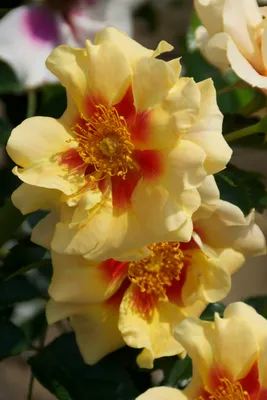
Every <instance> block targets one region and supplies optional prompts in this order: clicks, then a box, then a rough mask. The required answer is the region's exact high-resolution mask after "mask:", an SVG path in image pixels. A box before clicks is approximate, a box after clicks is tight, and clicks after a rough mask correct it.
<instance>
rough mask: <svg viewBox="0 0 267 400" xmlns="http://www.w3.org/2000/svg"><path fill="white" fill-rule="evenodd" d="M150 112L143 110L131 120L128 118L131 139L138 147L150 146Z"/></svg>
mask: <svg viewBox="0 0 267 400" xmlns="http://www.w3.org/2000/svg"><path fill="white" fill-rule="evenodd" d="M149 125H150V113H149V112H142V113H138V114H136V116H135V117H134V118H133V119H132V120H131V119H129V120H128V126H129V131H130V133H131V140H132V142H133V144H134V145H135V146H137V147H142V146H148V145H149V142H150V140H151V132H150V126H149Z"/></svg>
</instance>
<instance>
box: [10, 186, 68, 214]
mask: <svg viewBox="0 0 267 400" xmlns="http://www.w3.org/2000/svg"><path fill="white" fill-rule="evenodd" d="M60 199H61V193H60V191H58V190H54V189H46V188H41V187H38V186H32V185H28V184H27V183H23V184H22V185H20V186H19V187H18V188H17V189H16V190H15V191H14V192H13V193H12V196H11V200H12V203H13V204H14V206H15V207H17V208H18V209H19V210H20V212H21V213H22V214H23V215H25V214H29V213H32V212H34V211H37V210H51V209H57V208H59V207H60Z"/></svg>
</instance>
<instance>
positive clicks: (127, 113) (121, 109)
mask: <svg viewBox="0 0 267 400" xmlns="http://www.w3.org/2000/svg"><path fill="white" fill-rule="evenodd" d="M114 107H115V108H116V110H117V111H118V114H119V115H120V116H122V117H124V118H125V120H126V122H127V125H129V123H130V121H133V120H134V118H135V114H136V110H135V106H134V98H133V90H132V87H131V86H129V88H128V90H127V91H126V93H125V95H124V96H123V98H122V99H121V101H120V102H119V103H117V104H115V105H114Z"/></svg>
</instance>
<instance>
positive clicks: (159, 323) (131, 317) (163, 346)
mask: <svg viewBox="0 0 267 400" xmlns="http://www.w3.org/2000/svg"><path fill="white" fill-rule="evenodd" d="M135 289H136V287H135V286H134V285H131V286H130V288H129V289H128V290H127V291H126V293H125V295H124V297H123V300H122V302H121V306H120V317H119V330H120V332H121V335H122V337H123V339H124V341H125V342H126V343H127V344H128V346H130V347H134V348H138V349H141V348H144V350H143V351H142V352H141V354H140V355H139V356H138V357H137V363H138V365H139V366H140V367H141V368H152V367H153V362H154V359H156V358H160V357H165V356H172V355H176V354H180V353H181V352H182V351H183V349H182V347H181V345H180V344H179V343H178V342H177V341H176V340H175V339H174V337H173V330H174V326H175V324H177V323H179V322H180V321H181V320H182V319H183V317H184V315H183V314H182V312H181V311H180V309H179V307H177V306H175V305H173V304H170V303H164V302H158V304H156V305H155V308H154V309H153V310H152V315H149V316H146V315H145V314H143V313H142V310H138V308H137V309H136V305H135V296H136V294H135ZM148 301H149V299H148Z"/></svg>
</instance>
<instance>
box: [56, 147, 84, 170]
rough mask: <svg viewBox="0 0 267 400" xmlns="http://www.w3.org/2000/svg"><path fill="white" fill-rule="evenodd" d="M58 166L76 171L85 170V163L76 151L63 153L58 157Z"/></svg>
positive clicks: (71, 150)
mask: <svg viewBox="0 0 267 400" xmlns="http://www.w3.org/2000/svg"><path fill="white" fill-rule="evenodd" d="M60 165H62V166H66V168H68V169H69V170H76V171H77V170H80V169H81V170H82V169H84V168H85V163H84V161H83V159H82V158H81V156H80V154H79V153H78V151H77V150H76V149H69V150H67V151H65V152H63V153H62V154H61V156H60Z"/></svg>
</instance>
